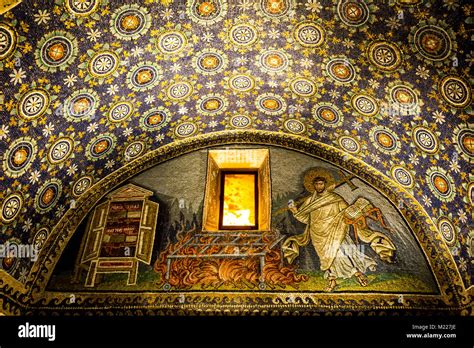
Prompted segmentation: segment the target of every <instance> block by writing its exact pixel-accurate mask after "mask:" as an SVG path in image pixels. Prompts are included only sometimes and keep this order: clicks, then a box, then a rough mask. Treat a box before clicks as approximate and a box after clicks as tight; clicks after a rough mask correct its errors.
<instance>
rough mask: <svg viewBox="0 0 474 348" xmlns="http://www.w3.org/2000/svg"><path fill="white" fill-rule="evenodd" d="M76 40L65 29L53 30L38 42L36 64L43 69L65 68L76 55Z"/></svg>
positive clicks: (53, 70)
mask: <svg viewBox="0 0 474 348" xmlns="http://www.w3.org/2000/svg"><path fill="white" fill-rule="evenodd" d="M77 51H78V49H77V40H76V38H75V37H74V36H72V35H71V34H69V33H67V32H65V31H54V32H52V33H49V34H47V35H46V36H44V37H43V38H42V39H41V40H40V41H39V42H38V48H37V49H36V51H35V59H36V64H38V66H39V67H40V68H41V69H42V70H45V71H50V72H55V71H57V70H65V69H67V67H69V66H70V65H71V64H72V63H73V62H74V60H75V59H76V56H77Z"/></svg>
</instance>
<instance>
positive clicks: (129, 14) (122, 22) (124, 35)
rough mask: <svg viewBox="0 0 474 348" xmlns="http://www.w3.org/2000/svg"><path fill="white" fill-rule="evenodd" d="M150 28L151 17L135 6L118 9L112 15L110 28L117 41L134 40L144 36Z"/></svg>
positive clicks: (143, 9)
mask: <svg viewBox="0 0 474 348" xmlns="http://www.w3.org/2000/svg"><path fill="white" fill-rule="evenodd" d="M150 26H151V15H150V14H149V13H148V10H147V9H146V8H145V7H140V6H138V5H136V4H133V5H124V6H122V7H119V8H118V9H117V10H115V12H114V13H113V14H112V18H111V20H110V28H111V31H112V33H113V34H114V35H115V37H117V38H118V39H122V40H135V39H138V38H139V37H140V36H142V35H144V34H146V32H147V31H148V29H149V28H150Z"/></svg>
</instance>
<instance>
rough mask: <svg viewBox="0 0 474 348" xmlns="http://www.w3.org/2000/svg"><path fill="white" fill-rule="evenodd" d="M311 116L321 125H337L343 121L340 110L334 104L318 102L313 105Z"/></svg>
mask: <svg viewBox="0 0 474 348" xmlns="http://www.w3.org/2000/svg"><path fill="white" fill-rule="evenodd" d="M312 114H313V118H314V119H315V120H316V121H317V122H318V123H320V124H321V125H323V126H326V127H333V128H335V127H339V126H340V125H342V123H343V121H344V116H343V115H342V112H341V110H339V108H338V107H337V106H335V105H334V104H330V103H319V104H316V105H315V106H313V109H312Z"/></svg>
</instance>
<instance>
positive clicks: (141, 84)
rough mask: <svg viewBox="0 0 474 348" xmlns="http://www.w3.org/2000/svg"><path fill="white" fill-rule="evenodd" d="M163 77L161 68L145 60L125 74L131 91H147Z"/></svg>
mask: <svg viewBox="0 0 474 348" xmlns="http://www.w3.org/2000/svg"><path fill="white" fill-rule="evenodd" d="M162 77H163V72H162V70H161V68H160V67H159V66H158V65H156V64H154V63H152V62H145V63H140V64H138V65H136V66H135V67H134V68H132V69H131V70H130V71H129V72H128V74H127V86H128V88H130V89H131V90H133V91H136V92H140V91H147V90H149V89H151V88H153V87H155V86H156V85H157V84H158V83H159V82H160V80H161V78H162Z"/></svg>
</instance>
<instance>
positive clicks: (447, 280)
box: [2, 131, 469, 313]
mask: <svg viewBox="0 0 474 348" xmlns="http://www.w3.org/2000/svg"><path fill="white" fill-rule="evenodd" d="M233 144H239V145H238V146H240V147H242V146H244V147H245V145H247V146H250V147H252V146H253V147H254V146H259V147H263V148H266V147H268V146H270V147H272V146H276V148H278V147H281V148H283V149H288V150H290V149H291V150H296V151H297V152H300V153H302V154H307V155H309V156H310V157H314V158H315V159H318V158H319V159H322V160H328V161H330V163H331V164H332V165H335V166H336V167H339V168H341V169H344V170H347V171H348V173H352V174H354V175H355V176H356V177H357V178H359V179H361V180H363V181H366V182H367V183H368V184H369V185H371V186H372V187H375V188H377V190H380V192H383V195H384V196H385V197H386V198H387V199H388V200H390V201H392V202H394V203H395V204H397V206H399V207H401V205H400V204H399V202H401V201H402V202H403V208H402V209H400V210H399V211H400V212H401V213H402V215H403V216H404V219H405V221H406V223H408V224H409V226H410V229H411V230H413V231H414V233H415V238H416V239H417V241H418V243H419V245H420V246H421V248H422V250H423V251H424V254H425V256H426V257H427V260H428V262H429V264H430V266H429V267H430V268H431V270H432V272H433V274H434V275H435V278H436V282H437V284H438V286H439V290H437V291H439V294H438V295H435V296H433V294H429V295H427V296H426V297H425V296H423V294H419V295H415V297H413V299H412V298H411V297H410V295H409V294H407V295H404V296H406V299H407V301H409V303H411V305H409V306H408V307H407V308H410V309H415V308H418V309H422V308H424V309H428V308H431V309H433V310H435V309H441V308H446V309H448V310H457V309H458V310H462V308H463V307H464V306H465V305H466V304H467V303H469V297H468V295H467V293H466V292H465V290H463V286H462V281H461V278H460V277H459V275H458V273H457V271H455V270H456V268H455V265H454V262H453V260H452V257H451V256H450V254H449V252H448V250H449V249H448V248H447V245H446V244H445V243H444V242H442V241H441V240H440V238H439V233H440V232H439V231H443V232H442V233H443V238H446V241H447V244H448V243H449V244H450V243H452V240H453V238H454V234H455V233H456V232H455V231H452V232H451V231H450V230H449V229H450V228H452V227H453V225H452V223H451V221H450V220H449V219H448V220H446V219H445V220H442V221H440V225H439V228H440V230H438V228H437V227H436V226H435V225H434V223H432V222H430V220H429V219H426V218H420V216H421V215H424V214H426V213H425V211H424V210H423V208H422V207H421V206H420V204H419V203H418V202H416V200H414V199H413V197H412V196H411V195H410V194H409V193H408V192H407V191H406V190H404V189H403V188H402V187H401V186H400V185H397V184H396V183H395V182H394V181H393V180H392V179H389V178H388V177H386V176H384V175H380V174H378V173H377V172H376V171H374V169H373V168H370V167H369V166H367V165H365V164H364V163H363V162H361V161H360V160H358V159H357V158H356V157H352V156H351V157H349V158H348V157H347V154H345V153H344V152H343V151H341V150H338V149H336V148H334V147H330V146H327V145H324V144H320V143H317V142H314V141H311V140H307V139H304V138H301V137H298V136H295V135H289V134H287V135H284V134H281V135H274V134H273V133H271V132H262V131H232V132H218V133H214V134H209V135H204V136H196V137H193V138H191V139H185V140H182V141H178V142H176V144H174V145H173V146H169V145H168V146H164V147H162V148H160V149H157V150H155V151H153V152H149V153H147V154H146V155H144V156H143V157H141V158H139V159H136V160H134V161H132V162H130V163H129V164H128V165H127V166H124V167H123V168H122V169H120V170H118V171H116V172H115V173H113V174H111V175H110V176H109V177H107V178H105V179H104V180H103V181H101V182H98V183H97V184H95V185H93V186H92V187H90V188H89V189H88V190H87V192H88V194H87V195H83V196H81V197H79V198H78V199H77V207H78V209H70V210H68V211H67V212H66V214H65V215H64V217H63V219H62V220H61V221H60V223H59V224H58V225H56V226H55V227H54V228H53V229H52V230H51V231H50V232H49V234H47V236H48V237H47V239H46V240H43V241H42V242H41V243H42V249H41V253H40V256H39V259H38V261H37V262H36V263H35V264H34V266H33V268H32V270H31V273H30V274H29V276H28V281H27V282H26V284H25V285H24V286H18V283H10V282H9V281H8V280H7V282H5V281H3V280H2V282H3V288H4V290H5V291H12V292H13V293H14V294H15V296H20V294H22V293H27V294H29V296H32V298H33V299H34V301H40V302H38V303H43V304H45V303H49V304H51V305H53V306H56V305H57V304H61V305H64V304H66V303H67V302H65V301H67V298H66V297H65V295H64V292H56V291H49V290H47V288H46V286H47V284H48V282H49V281H50V279H51V278H50V277H51V275H52V272H53V270H54V268H55V266H56V265H57V262H58V261H59V259H60V256H61V254H62V253H63V252H64V250H65V248H66V246H67V244H68V243H69V241H70V239H71V237H72V236H73V232H74V231H75V230H76V228H77V226H79V224H80V223H81V221H82V220H83V219H84V218H85V216H86V215H87V212H89V211H90V210H91V209H92V208H93V207H94V206H95V204H96V203H97V202H99V201H100V199H101V198H103V197H104V196H105V194H106V193H108V192H110V191H111V190H113V189H114V188H116V187H117V185H120V183H123V182H124V181H126V180H127V179H129V178H130V177H133V176H134V175H136V174H138V173H140V172H143V170H145V169H148V168H151V167H153V166H155V165H157V164H160V163H163V162H165V161H167V163H168V162H169V160H170V159H175V158H177V159H179V158H180V156H183V155H185V154H188V153H199V151H197V150H199V149H205V148H215V146H221V149H222V148H224V149H225V148H226V147H225V146H229V145H233ZM201 152H202V151H201ZM284 156H287V155H284ZM300 156H301V155H300ZM48 185H51V184H48ZM86 186H87V185H86ZM48 187H49V186H48ZM415 211H416V212H417V213H416V214H413V212H415ZM427 231H429V233H427ZM38 238H40V236H38ZM43 239H44V238H43ZM449 244H448V245H449ZM440 258H441V259H442V260H443V262H441V263H440V262H434V259H437V260H438V261H439V260H440ZM446 267H447V268H448V269H451V271H449V272H447V268H446ZM453 271H454V272H453ZM446 272H447V273H446ZM452 284H457V285H456V286H455V287H453V286H452ZM453 292H454V293H455V294H456V295H455V296H453ZM319 294H321V293H319ZM109 295H110V294H109ZM109 295H107V294H105V295H100V294H99V293H97V294H92V295H91V294H89V295H86V294H84V295H82V294H81V293H80V291H79V292H78V296H79V298H80V300H79V302H78V303H82V302H83V301H88V302H90V301H92V302H90V303H97V304H99V303H100V301H102V300H100V299H101V297H102V296H109ZM178 295H179V294H178V293H176V292H174V291H171V292H167V291H164V292H163V291H161V292H160V293H159V294H157V295H156V296H155V295H153V298H154V299H155V301H157V302H156V304H157V308H160V306H161V305H164V303H166V302H167V301H173V299H174V298H175V297H176V296H178ZM229 295H230V296H231V297H232V292H230V293H229ZM387 295H388V297H387ZM387 295H383V296H379V295H377V294H371V293H364V294H359V295H357V294H351V293H344V292H343V298H344V301H345V300H347V301H348V302H347V303H348V306H349V307H346V305H345V304H344V303H345V302H344V301H343V302H342V304H341V306H336V307H334V309H337V310H347V309H349V308H350V307H351V308H352V309H354V308H353V306H356V307H357V306H361V307H360V308H361V309H362V308H363V307H364V304H363V303H364V302H365V300H366V298H367V296H370V297H371V298H373V301H375V302H377V303H378V304H379V305H380V306H382V307H383V308H385V309H386V310H395V311H396V310H400V309H401V307H400V306H398V305H396V304H395V305H394V304H393V303H394V301H395V303H396V299H397V298H398V296H399V295H397V294H392V295H390V294H387ZM15 296H14V297H15ZM113 296H114V297H115V298H116V300H117V302H116V303H117V308H116V309H115V310H117V311H118V312H120V311H121V310H122V309H121V305H120V303H121V301H127V303H128V304H130V301H132V302H133V301H137V303H138V302H139V301H142V300H141V295H139V294H137V293H129V294H126V293H125V294H122V295H118V294H114V295H113ZM209 296H210V297H209V298H210V299H211V304H210V307H209V308H224V307H225V305H223V303H222V302H221V300H222V299H221V298H220V297H219V295H212V294H209ZM295 296H299V295H295ZM319 296H321V295H318V293H314V294H312V295H308V297H306V300H305V301H309V304H308V305H305V306H303V307H302V308H301V309H304V310H307V311H312V310H318V308H319V307H318V304H322V303H324V301H326V300H325V299H324V298H320V297H319ZM336 296H341V293H339V294H336ZM265 297H268V298H272V299H273V301H277V302H278V303H282V304H284V303H285V301H287V300H288V299H287V293H286V294H285V293H279V292H278V291H270V292H268V293H265V292H257V293H256V294H254V295H251V294H250V295H249V296H248V297H247V298H246V300H245V301H248V304H250V303H253V300H252V299H255V298H265ZM285 298H286V300H285ZM327 300H328V301H331V300H330V297H329V298H328V299H327ZM23 301H24V300H23ZM45 301H46V302H45ZM96 301H99V302H96ZM163 301H164V302H163ZM321 301H322V302H321ZM458 301H459V302H458ZM349 303H350V305H349ZM442 303H443V304H442ZM25 304H26V303H25V302H23V303H22V300H21V298H20V297H18V298H16V304H15V303H13V304H12V306H14V307H15V308H17V310H18V311H20V310H21V306H24V305H25ZM253 305H255V306H257V307H255V308H260V307H259V306H258V305H256V304H255V303H254V304H253ZM253 305H252V306H253ZM445 306H447V307H445ZM66 307H67V306H66ZM244 307H245V306H244ZM244 307H242V308H244ZM63 308H64V307H63ZM456 308H457V309H456ZM69 309H70V310H73V311H74V310H75V308H73V307H71V308H69ZM260 309H262V310H263V309H265V306H262V307H261V308H260ZM31 310H32V312H31V313H33V312H35V311H36V309H31ZM38 310H40V311H44V310H45V308H42V305H40V306H39V307H38ZM55 310H56V309H53V311H55ZM185 310H186V311H189V313H192V312H193V311H194V310H197V308H194V307H193V306H190V307H189V308H185ZM100 311H101V309H100V305H99V308H98V309H97V313H99V312H100Z"/></svg>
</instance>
